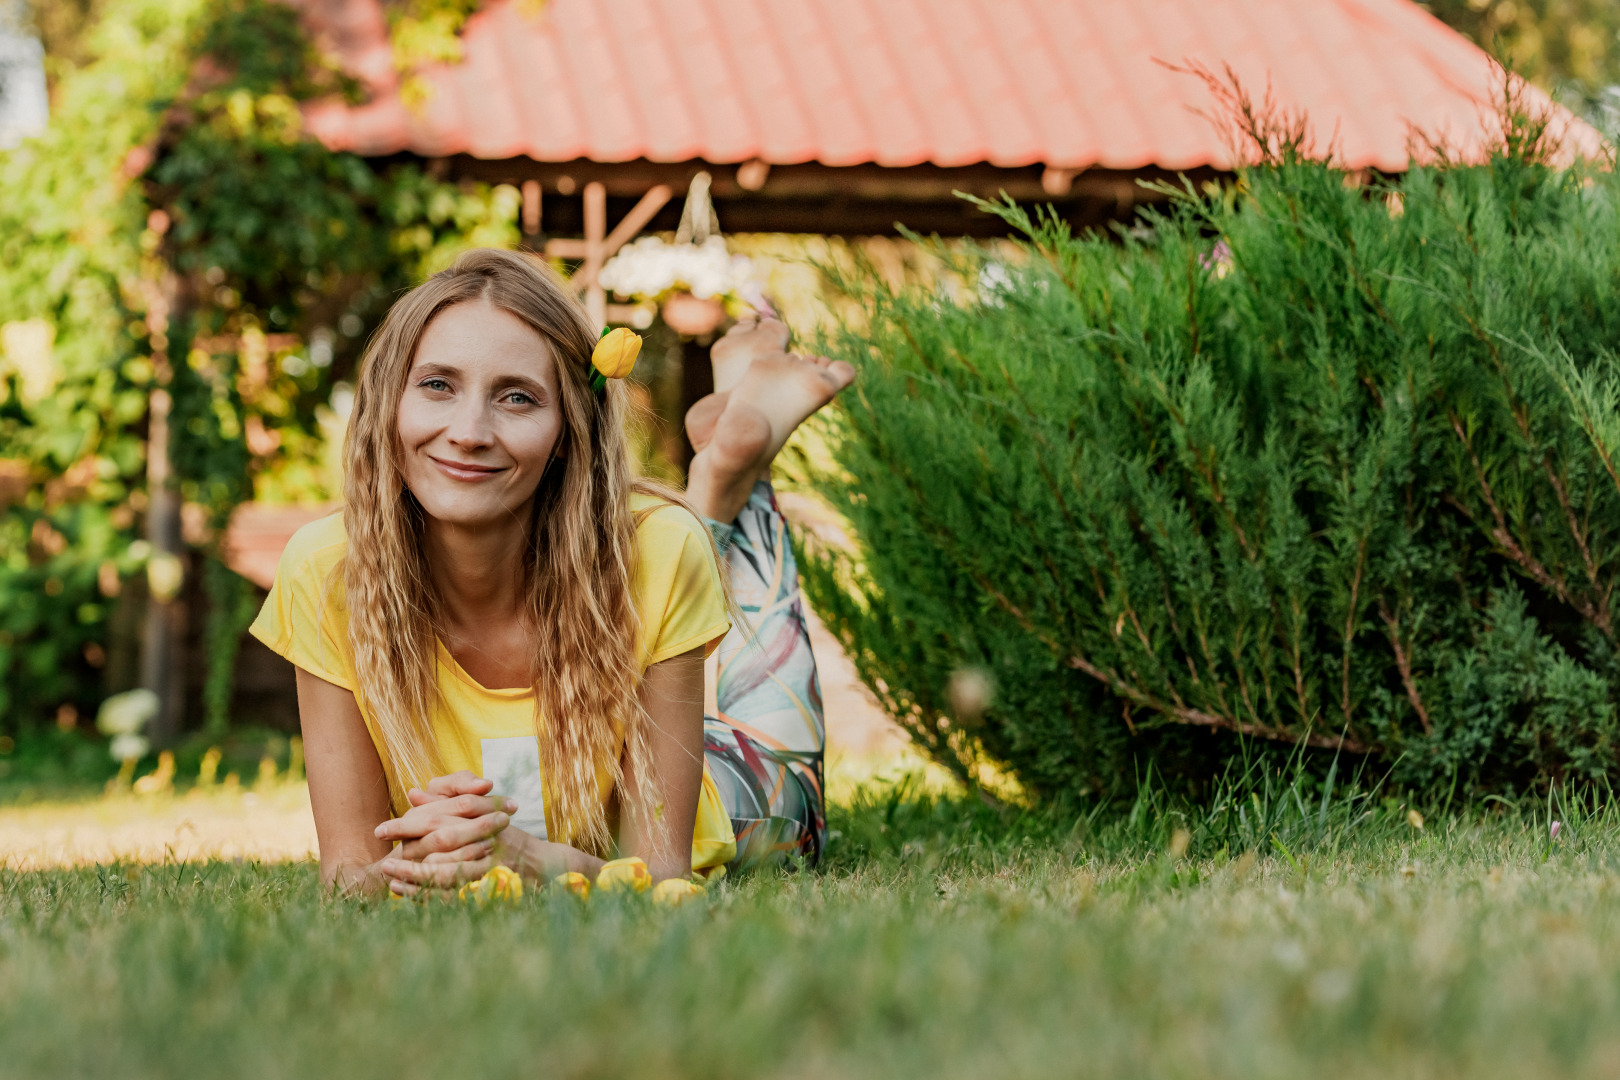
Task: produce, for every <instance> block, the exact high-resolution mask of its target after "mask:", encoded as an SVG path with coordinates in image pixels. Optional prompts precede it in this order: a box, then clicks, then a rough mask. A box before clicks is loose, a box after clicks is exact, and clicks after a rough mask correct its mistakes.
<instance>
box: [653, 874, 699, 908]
mask: <svg viewBox="0 0 1620 1080" xmlns="http://www.w3.org/2000/svg"><path fill="white" fill-rule="evenodd" d="M702 895H703V886H701V885H699V884H698V883H697V882H695V881H688V880H686V879H685V878H674V877H672V878H665V879H664V880H663V881H660V882H659V883H658V884H656V885H654V886H653V891H652V898H653V903H655V904H662V905H664V906H666V907H679V906H680V905H682V904H684V903H686V902H687V901H688V900H691V899H693V898H695V897H699V896H702Z"/></svg>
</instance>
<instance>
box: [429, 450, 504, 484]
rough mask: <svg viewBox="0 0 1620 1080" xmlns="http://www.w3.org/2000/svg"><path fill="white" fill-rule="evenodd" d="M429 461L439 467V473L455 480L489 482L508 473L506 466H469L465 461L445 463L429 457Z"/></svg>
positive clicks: (441, 459)
mask: <svg viewBox="0 0 1620 1080" xmlns="http://www.w3.org/2000/svg"><path fill="white" fill-rule="evenodd" d="M428 460H430V461H432V462H433V464H435V465H437V466H438V467H439V471H440V472H442V473H444V474H445V475H446V476H448V477H450V478H451V479H453V480H488V479H489V478H490V477H492V476H496V475H498V474H500V473H503V472H505V471H506V469H505V467H504V466H495V465H469V464H467V463H466V462H464V461H445V460H444V459H443V458H436V457H434V456H433V455H432V454H429V455H428Z"/></svg>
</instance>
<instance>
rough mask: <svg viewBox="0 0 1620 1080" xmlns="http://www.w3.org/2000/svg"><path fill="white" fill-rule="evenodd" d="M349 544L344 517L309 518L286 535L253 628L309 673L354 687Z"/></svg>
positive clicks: (252, 631)
mask: <svg viewBox="0 0 1620 1080" xmlns="http://www.w3.org/2000/svg"><path fill="white" fill-rule="evenodd" d="M347 550H348V542H347V538H346V536H345V535H344V532H343V524H342V518H340V517H338V516H336V515H333V516H332V517H327V518H322V519H320V520H319V521H315V522H311V523H310V524H309V525H306V526H304V527H303V528H302V529H299V530H298V532H297V533H295V534H294V535H293V538H292V539H291V540H290V541H288V543H287V549H286V550H285V551H284V552H283V553H282V556H281V562H280V563H279V564H277V566H276V580H275V583H274V584H273V585H272V586H271V587H270V595H269V596H267V597H266V598H265V601H264V607H263V608H261V609H260V610H259V617H258V618H256V619H254V620H253V625H252V626H250V627H249V628H248V630H249V632H250V633H252V634H253V636H254V637H256V638H258V639H259V640H260V641H262V642H264V643H265V645H266V646H268V647H269V648H270V650H271V651H272V652H275V653H277V654H278V655H280V656H284V657H286V658H287V659H288V660H290V661H292V662H293V663H294V664H296V665H297V666H299V667H301V668H303V669H304V670H305V671H307V672H309V673H310V674H311V675H314V676H317V677H318V678H322V679H325V680H326V681H327V682H329V683H333V684H334V685H337V686H341V687H343V688H344V689H346V690H351V691H352V690H354V688H355V685H356V679H355V674H354V664H353V661H352V658H351V657H350V655H349V640H348V606H347V604H346V603H345V602H344V593H343V582H342V572H341V563H342V561H343V556H344V554H345V553H346V552H347Z"/></svg>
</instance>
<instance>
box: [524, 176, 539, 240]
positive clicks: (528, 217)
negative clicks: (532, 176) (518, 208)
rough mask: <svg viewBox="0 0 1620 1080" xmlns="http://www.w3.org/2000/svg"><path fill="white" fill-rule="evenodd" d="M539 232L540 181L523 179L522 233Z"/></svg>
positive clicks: (527, 234) (530, 234)
mask: <svg viewBox="0 0 1620 1080" xmlns="http://www.w3.org/2000/svg"><path fill="white" fill-rule="evenodd" d="M539 232H540V181H538V180H525V181H523V235H525V236H534V235H536V234H537V233H539Z"/></svg>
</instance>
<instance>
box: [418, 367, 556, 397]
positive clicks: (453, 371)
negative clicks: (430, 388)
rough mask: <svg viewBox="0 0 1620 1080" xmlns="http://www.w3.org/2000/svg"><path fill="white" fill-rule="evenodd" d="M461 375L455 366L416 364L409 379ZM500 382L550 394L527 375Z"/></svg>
mask: <svg viewBox="0 0 1620 1080" xmlns="http://www.w3.org/2000/svg"><path fill="white" fill-rule="evenodd" d="M461 374H462V371H461V369H460V368H458V367H456V366H454V365H453V364H437V363H427V364H416V365H415V366H414V367H412V368H411V373H410V376H409V377H410V378H412V379H425V378H427V377H428V376H429V375H452V376H460V375H461ZM500 381H501V382H503V383H505V384H507V385H509V386H515V387H517V388H519V389H523V390H528V391H530V392H532V393H533V394H535V396H537V397H548V396H549V392H548V391H547V390H546V388H545V386H544V385H543V384H542V383H539V382H536V381H535V380H534V379H531V378H529V377H528V376H527V375H504V376H502V377H501V379H500Z"/></svg>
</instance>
